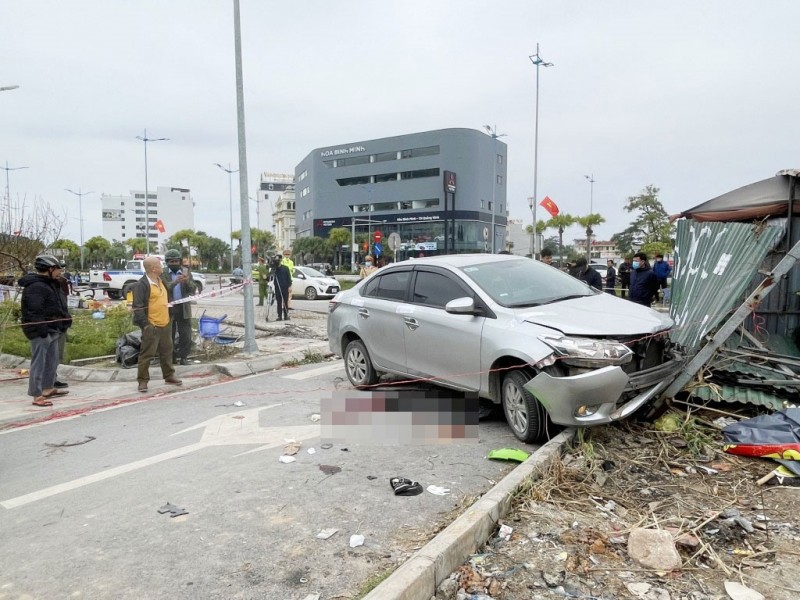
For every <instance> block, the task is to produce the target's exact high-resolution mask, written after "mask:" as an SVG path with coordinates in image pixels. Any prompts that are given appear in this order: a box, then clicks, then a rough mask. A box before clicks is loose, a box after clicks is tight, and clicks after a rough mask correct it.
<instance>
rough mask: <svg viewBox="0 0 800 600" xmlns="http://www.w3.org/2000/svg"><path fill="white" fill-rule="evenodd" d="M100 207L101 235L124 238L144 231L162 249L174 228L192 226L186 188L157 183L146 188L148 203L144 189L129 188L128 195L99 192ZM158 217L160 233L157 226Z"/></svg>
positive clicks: (192, 213)
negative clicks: (154, 187)
mask: <svg viewBox="0 0 800 600" xmlns="http://www.w3.org/2000/svg"><path fill="white" fill-rule="evenodd" d="M100 207H101V211H102V218H103V237H104V238H106V239H107V240H110V241H113V240H118V241H120V242H126V241H128V240H130V239H133V238H137V237H145V235H147V237H148V238H149V240H150V241H151V242H157V243H158V247H159V250H161V249H162V243H163V241H164V240H165V239H166V238H168V237H170V236H171V235H172V234H173V233H175V232H176V231H179V230H181V229H194V201H193V200H192V195H191V193H190V191H189V190H188V189H186V188H177V187H166V186H159V187H157V188H156V189H155V191H152V190H148V192H147V206H145V199H144V191H143V190H131V193H130V195H129V196H114V195H111V194H102V195H101V196H100ZM159 220H160V221H161V223H163V225H164V232H163V233H162V232H160V231H159V230H158V229H157V228H156V223H157V222H158V221H159ZM146 223H149V228H148V227H147V226H146Z"/></svg>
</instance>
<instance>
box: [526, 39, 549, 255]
mask: <svg viewBox="0 0 800 600" xmlns="http://www.w3.org/2000/svg"><path fill="white" fill-rule="evenodd" d="M528 58H529V59H530V60H531V62H532V63H533V64H534V66H535V67H536V121H535V125H534V134H533V203H531V207H532V209H533V232H534V238H533V245H534V248H533V257H532V258H536V255H537V254H538V253H539V249H538V248H537V247H536V246H538V245H539V238H538V237H536V205H537V204H538V202H539V196H537V195H536V183H537V177H538V171H539V67H552V66H553V63H549V62H545V61H544V60H542V57H541V56H539V44H538V43H537V44H536V54H531V55H530V56H529V57H528Z"/></svg>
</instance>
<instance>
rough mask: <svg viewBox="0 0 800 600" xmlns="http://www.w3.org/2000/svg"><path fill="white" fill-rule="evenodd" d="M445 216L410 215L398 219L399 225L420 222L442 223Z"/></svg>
mask: <svg viewBox="0 0 800 600" xmlns="http://www.w3.org/2000/svg"><path fill="white" fill-rule="evenodd" d="M443 218H444V215H409V216H407V217H405V216H403V217H397V222H398V223H416V222H418V221H441V220H442V219H443Z"/></svg>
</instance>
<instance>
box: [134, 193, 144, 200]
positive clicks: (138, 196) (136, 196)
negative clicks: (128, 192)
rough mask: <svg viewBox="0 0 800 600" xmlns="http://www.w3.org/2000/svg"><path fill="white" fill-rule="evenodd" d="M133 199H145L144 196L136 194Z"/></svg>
mask: <svg viewBox="0 0 800 600" xmlns="http://www.w3.org/2000/svg"><path fill="white" fill-rule="evenodd" d="M133 197H134V198H142V199H144V194H134V195H133Z"/></svg>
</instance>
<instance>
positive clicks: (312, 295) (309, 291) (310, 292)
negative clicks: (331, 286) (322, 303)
mask: <svg viewBox="0 0 800 600" xmlns="http://www.w3.org/2000/svg"><path fill="white" fill-rule="evenodd" d="M316 299H317V290H315V289H314V288H313V287H307V288H306V300H316Z"/></svg>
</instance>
